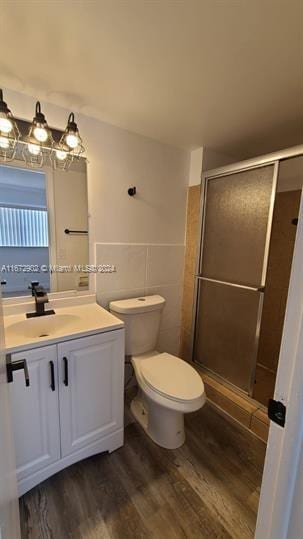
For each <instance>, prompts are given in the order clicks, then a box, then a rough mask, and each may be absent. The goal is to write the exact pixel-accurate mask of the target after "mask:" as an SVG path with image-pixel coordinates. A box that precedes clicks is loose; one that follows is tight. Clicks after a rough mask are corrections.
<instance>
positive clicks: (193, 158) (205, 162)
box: [189, 147, 237, 187]
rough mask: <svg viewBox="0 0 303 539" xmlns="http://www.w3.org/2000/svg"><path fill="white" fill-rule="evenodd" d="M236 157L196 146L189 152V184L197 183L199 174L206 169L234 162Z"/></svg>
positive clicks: (198, 182) (199, 177)
mask: <svg viewBox="0 0 303 539" xmlns="http://www.w3.org/2000/svg"><path fill="white" fill-rule="evenodd" d="M236 161H237V159H235V158H234V157H231V156H230V155H225V154H223V153H219V152H215V151H214V150H212V149H211V148H205V147H203V148H202V147H201V148H197V149H196V150H193V151H192V152H191V153H190V167H189V186H190V187H191V186H192V185H199V184H200V182H201V174H202V172H205V171H206V170H211V169H213V168H217V167H221V166H224V165H228V164H230V163H236Z"/></svg>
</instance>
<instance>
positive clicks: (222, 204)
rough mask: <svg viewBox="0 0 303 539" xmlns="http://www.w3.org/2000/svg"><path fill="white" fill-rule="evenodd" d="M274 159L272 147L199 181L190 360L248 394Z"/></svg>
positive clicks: (268, 232)
mask: <svg viewBox="0 0 303 539" xmlns="http://www.w3.org/2000/svg"><path fill="white" fill-rule="evenodd" d="M301 148H302V147H301ZM281 156H282V158H283V153H282V154H281ZM274 157H276V158H274ZM279 160H280V156H278V154H272V155H271V156H267V157H266V156H265V158H260V160H259V161H258V160H250V161H246V162H243V163H238V164H236V165H230V166H228V167H224V168H221V169H217V170H214V171H210V172H209V173H206V175H205V176H204V178H203V181H202V187H203V192H202V204H203V213H202V222H201V243H200V257H199V265H198V272H197V277H196V305H195V328H194V347H193V360H194V361H195V362H197V363H198V364H200V365H201V366H202V367H203V368H204V369H205V370H206V371H208V372H210V373H213V374H215V375H216V376H217V377H219V378H220V379H222V380H223V381H225V382H227V383H229V384H232V385H233V386H235V387H236V388H238V389H240V390H242V391H243V392H245V393H246V394H247V395H250V396H252V395H253V389H254V382H255V370H256V363H257V356H258V348H259V338H260V327H261V320H262V309H263V301H264V294H265V291H266V272H267V266H268V258H269V247H270V241H271V230H272V222H273V211H274V204H275V196H276V188H277V180H278V170H279Z"/></svg>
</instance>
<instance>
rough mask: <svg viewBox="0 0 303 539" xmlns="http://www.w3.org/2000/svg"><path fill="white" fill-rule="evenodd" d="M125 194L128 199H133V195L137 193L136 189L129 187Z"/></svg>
mask: <svg viewBox="0 0 303 539" xmlns="http://www.w3.org/2000/svg"><path fill="white" fill-rule="evenodd" d="M127 192H128V194H129V196H130V197H133V196H135V194H136V192H137V189H136V187H130V188H129V189H128V191H127Z"/></svg>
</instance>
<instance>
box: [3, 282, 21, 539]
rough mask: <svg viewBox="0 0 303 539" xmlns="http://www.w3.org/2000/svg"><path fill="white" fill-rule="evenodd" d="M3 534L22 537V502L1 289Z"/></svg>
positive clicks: (12, 538) (6, 537)
mask: <svg viewBox="0 0 303 539" xmlns="http://www.w3.org/2000/svg"><path fill="white" fill-rule="evenodd" d="M0 537H1V538H2V539H19V538H20V523H19V506H18V495H17V480H16V460H15V446H14V439H13V432H12V424H11V411H10V399H9V384H8V383H7V376H6V365H5V349H4V327H3V319H2V299H1V290H0Z"/></svg>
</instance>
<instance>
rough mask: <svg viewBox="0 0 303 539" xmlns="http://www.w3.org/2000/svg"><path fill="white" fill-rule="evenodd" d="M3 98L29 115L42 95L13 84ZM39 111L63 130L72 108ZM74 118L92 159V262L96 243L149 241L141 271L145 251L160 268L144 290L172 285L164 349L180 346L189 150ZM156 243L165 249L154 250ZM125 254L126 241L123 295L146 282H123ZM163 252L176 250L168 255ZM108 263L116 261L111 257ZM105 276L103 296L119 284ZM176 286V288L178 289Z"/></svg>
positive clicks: (100, 292)
mask: <svg viewBox="0 0 303 539" xmlns="http://www.w3.org/2000/svg"><path fill="white" fill-rule="evenodd" d="M4 96H5V101H6V102H7V104H8V106H9V108H10V109H11V110H12V112H13V113H14V114H15V116H17V117H20V118H24V119H27V120H29V119H31V118H32V117H33V112H34V106H35V101H36V99H38V98H39V96H36V99H34V98H33V97H29V96H25V95H24V94H20V93H17V92H14V91H11V90H5V91H4ZM42 110H43V112H44V113H45V115H46V118H47V119H48V122H49V124H50V125H52V126H55V127H57V128H61V129H64V128H65V125H66V121H67V117H68V113H69V112H70V111H67V110H65V109H63V108H60V107H57V106H54V105H51V104H45V103H44V102H42ZM76 121H77V122H78V125H79V129H80V133H81V136H82V137H83V141H84V144H85V146H86V149H87V151H86V155H87V158H88V200H89V214H90V224H89V230H90V243H91V246H90V247H91V252H90V261H91V262H92V263H94V262H95V256H96V253H99V255H98V257H99V258H98V262H99V260H100V257H101V258H102V259H103V258H104V256H103V254H102V247H100V246H98V244H99V245H100V244H103V245H104V244H112V245H114V244H116V243H120V244H127V245H128V246H129V245H130V244H143V245H144V246H145V247H146V249H147V246H150V248H149V249H147V251H145V253H146V256H145V257H144V256H143V257H142V258H140V261H139V260H138V262H137V263H138V264H139V265H140V264H141V266H140V271H146V267H147V265H148V264H149V263H148V262H147V263H146V257H149V260H150V264H151V265H152V266H150V267H152V268H155V269H153V270H152V271H153V272H154V273H153V275H154V277H153V279H152V280H151V281H149V278H148V277H146V279H145V284H146V286H145V285H144V290H146V291H147V290H149V286H150V282H151V283H152V286H153V287H157V286H158V287H162V286H163V284H165V286H167V287H171V288H166V291H165V293H166V294H167V298H171V299H169V301H168V305H167V307H166V314H165V316H167V317H168V318H171V323H169V324H167V326H166V327H168V326H170V329H169V331H168V332H167V334H166V335H164V336H163V335H162V347H164V348H165V347H166V343H167V349H170V350H173V349H174V350H175V349H176V343H177V342H178V340H179V313H180V309H181V307H180V306H179V305H178V316H177V317H176V316H175V312H174V311H175V303H174V302H175V298H176V297H179V292H180V295H181V282H180V283H179V278H178V282H176V277H175V273H176V274H177V275H178V276H179V275H180V274H181V273H182V271H183V256H180V251H181V250H183V244H184V235H185V213H186V197H187V187H188V174H189V153H188V152H186V151H184V150H181V149H177V148H174V147H171V146H167V145H164V144H161V143H158V142H156V141H154V140H151V139H148V138H146V137H142V136H139V135H136V134H134V133H130V132H128V131H125V130H122V129H119V128H117V127H114V126H111V125H109V124H106V123H103V122H100V121H98V120H95V119H93V118H89V117H87V116H84V115H81V114H76ZM130 186H136V187H137V193H138V194H137V196H136V197H133V198H132V197H129V196H128V194H127V189H128V187H130ZM153 245H154V246H157V245H163V246H164V247H162V248H159V249H153V248H152V246H153ZM100 249H101V255H100ZM113 249H114V247H113ZM126 249H128V247H127V248H126ZM103 252H104V251H103ZM117 252H119V253H120V254H119V255H117V254H116V253H117ZM125 252H126V251H125V248H124V247H123V246H120V247H117V248H116V250H115V256H119V257H120V262H119V274H118V275H119V280H120V278H121V283H123V284H122V285H121V284H119V282H118V284H115V287H120V288H119V290H120V294H121V296H122V297H124V296H125V295H126V294H127V295H129V294H132V293H133V292H134V290H135V289H138V288H140V289H141V284H142V283H141V284H140V286H138V283H135V282H134V279H133V278H132V279H130V280H126V284H127V286H126V284H125V280H124V281H123V276H124V277H125V275H127V274H128V272H129V261H130V258H129V256H128V255H127V256H125ZM166 252H167V253H171V254H170V255H169V256H168V258H167V259H166V256H165V253H166ZM112 253H113V251H112ZM111 256H113V255H111ZM150 257H152V258H150ZM108 263H115V262H114V261H112V260H108ZM162 272H163V275H162ZM163 276H164V277H163ZM105 277H108V276H104V278H101V279H99V278H98V279H96V287H97V294H98V298H99V299H100V298H101V297H102V296H103V295H105V294H106V293H107V294H109V295H111V294H113V292H114V291H115V294H116V295H117V293H118V292H117V290H118V288H115V287H114V289H113V288H112V281H111V280H110V279H106V278H105ZM134 285H135V289H134ZM176 286H177V287H178V290H177V288H173V287H176ZM154 291H156V290H154ZM158 291H159V290H158ZM167 313H168V314H167ZM169 313H171V316H170V315H169ZM164 337H165V339H166V340H165V339H164Z"/></svg>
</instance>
